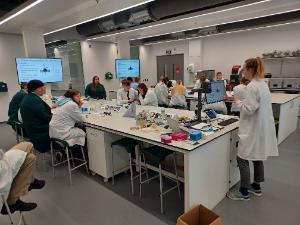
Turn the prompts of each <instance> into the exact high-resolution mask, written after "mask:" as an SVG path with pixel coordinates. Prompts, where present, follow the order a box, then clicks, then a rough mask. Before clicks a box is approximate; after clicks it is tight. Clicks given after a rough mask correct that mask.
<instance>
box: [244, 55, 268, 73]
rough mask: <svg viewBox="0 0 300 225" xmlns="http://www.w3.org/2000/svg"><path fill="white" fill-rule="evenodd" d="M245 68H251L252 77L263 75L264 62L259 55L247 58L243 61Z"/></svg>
mask: <svg viewBox="0 0 300 225" xmlns="http://www.w3.org/2000/svg"><path fill="white" fill-rule="evenodd" d="M245 68H246V69H252V70H253V78H264V77H265V64H264V62H263V60H262V58H261V57H256V58H250V59H247V60H246V61H245Z"/></svg>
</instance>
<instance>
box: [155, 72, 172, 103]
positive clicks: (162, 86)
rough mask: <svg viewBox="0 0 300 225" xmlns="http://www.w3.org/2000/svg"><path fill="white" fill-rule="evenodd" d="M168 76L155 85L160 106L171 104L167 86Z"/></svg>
mask: <svg viewBox="0 0 300 225" xmlns="http://www.w3.org/2000/svg"><path fill="white" fill-rule="evenodd" d="M167 83H168V78H166V77H164V78H163V79H162V81H161V82H159V83H158V84H157V85H156V86H155V89H154V91H155V94H156V96H157V100H158V105H159V106H160V107H168V106H169V88H168V87H167Z"/></svg>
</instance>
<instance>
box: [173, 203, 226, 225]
mask: <svg viewBox="0 0 300 225" xmlns="http://www.w3.org/2000/svg"><path fill="white" fill-rule="evenodd" d="M176 225H223V222H222V219H221V218H220V217H219V216H218V215H217V214H215V213H214V212H213V211H211V210H209V209H208V208H206V207H204V206H203V205H198V206H196V207H194V208H192V209H191V210H189V211H188V212H186V213H184V214H183V215H181V216H180V217H179V218H178V219H177V224H176Z"/></svg>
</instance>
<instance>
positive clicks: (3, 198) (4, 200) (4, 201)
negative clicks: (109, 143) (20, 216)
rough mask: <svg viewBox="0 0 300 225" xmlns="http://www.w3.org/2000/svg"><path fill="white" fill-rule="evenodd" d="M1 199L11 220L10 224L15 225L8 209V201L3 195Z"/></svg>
mask: <svg viewBox="0 0 300 225" xmlns="http://www.w3.org/2000/svg"><path fill="white" fill-rule="evenodd" d="M1 198H2V202H3V204H4V205H5V208H6V210H7V212H8V217H9V220H10V224H11V225H14V222H13V220H12V215H11V212H10V209H9V207H8V204H7V201H6V199H5V197H4V196H3V195H1Z"/></svg>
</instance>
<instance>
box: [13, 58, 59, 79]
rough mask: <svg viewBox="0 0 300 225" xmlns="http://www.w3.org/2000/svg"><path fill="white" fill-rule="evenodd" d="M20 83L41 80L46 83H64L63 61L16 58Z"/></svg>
mask: <svg viewBox="0 0 300 225" xmlns="http://www.w3.org/2000/svg"><path fill="white" fill-rule="evenodd" d="M16 64H17V74H18V80H19V83H22V82H29V81H30V80H41V81H42V82H44V83H54V82H61V81H63V69H62V59H59V58H57V59H48V58H16Z"/></svg>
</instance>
